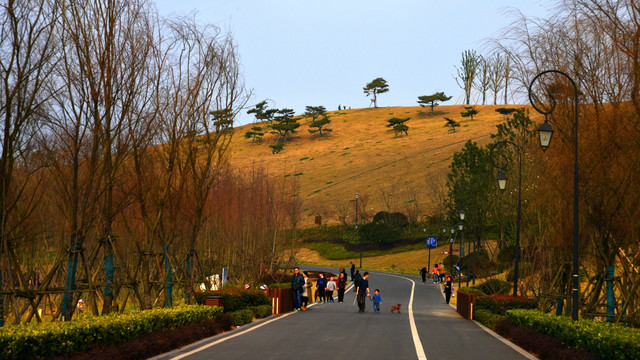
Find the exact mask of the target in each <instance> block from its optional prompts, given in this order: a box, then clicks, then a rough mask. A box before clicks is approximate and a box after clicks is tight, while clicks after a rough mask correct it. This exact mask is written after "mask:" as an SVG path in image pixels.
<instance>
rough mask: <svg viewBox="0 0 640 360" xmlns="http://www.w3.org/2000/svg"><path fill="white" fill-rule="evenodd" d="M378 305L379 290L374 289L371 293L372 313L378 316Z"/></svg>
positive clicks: (379, 299) (379, 302) (379, 300)
mask: <svg viewBox="0 0 640 360" xmlns="http://www.w3.org/2000/svg"><path fill="white" fill-rule="evenodd" d="M380 304H382V296H380V290H379V289H376V290H375V291H374V292H373V313H374V314H380Z"/></svg>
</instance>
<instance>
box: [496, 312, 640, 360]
mask: <svg viewBox="0 0 640 360" xmlns="http://www.w3.org/2000/svg"><path fill="white" fill-rule="evenodd" d="M506 316H507V317H508V318H509V320H511V321H512V322H513V323H514V324H515V325H517V326H524V327H528V328H532V329H534V330H536V331H538V332H540V333H542V334H547V335H550V336H552V337H555V338H557V339H558V340H560V341H562V342H563V343H564V344H565V345H567V346H569V347H576V348H581V349H584V350H586V351H588V352H590V353H593V354H597V355H599V356H600V357H602V358H603V359H620V360H625V359H640V329H632V328H627V327H622V326H619V325H615V324H611V323H607V322H599V321H593V320H586V319H579V320H577V321H572V320H571V318H569V317H564V316H554V315H551V314H543V313H541V312H539V311H535V310H510V311H507V315H506Z"/></svg>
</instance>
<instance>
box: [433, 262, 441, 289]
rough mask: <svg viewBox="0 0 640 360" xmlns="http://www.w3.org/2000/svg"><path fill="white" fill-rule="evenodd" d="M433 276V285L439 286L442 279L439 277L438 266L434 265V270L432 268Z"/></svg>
mask: <svg viewBox="0 0 640 360" xmlns="http://www.w3.org/2000/svg"><path fill="white" fill-rule="evenodd" d="M431 274H432V275H433V283H434V284H437V283H438V279H439V278H440V276H438V264H433V268H431Z"/></svg>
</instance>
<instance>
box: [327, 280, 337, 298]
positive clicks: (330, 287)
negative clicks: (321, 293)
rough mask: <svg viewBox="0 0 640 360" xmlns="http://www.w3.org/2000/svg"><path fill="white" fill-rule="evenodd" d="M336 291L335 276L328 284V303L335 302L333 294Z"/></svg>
mask: <svg viewBox="0 0 640 360" xmlns="http://www.w3.org/2000/svg"><path fill="white" fill-rule="evenodd" d="M334 291H336V282H335V280H333V276H331V277H330V278H329V282H327V289H326V290H325V295H326V298H327V302H333V292H334Z"/></svg>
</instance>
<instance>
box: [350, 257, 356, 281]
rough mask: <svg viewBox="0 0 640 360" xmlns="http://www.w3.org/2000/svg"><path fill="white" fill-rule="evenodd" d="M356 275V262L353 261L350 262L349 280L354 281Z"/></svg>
mask: <svg viewBox="0 0 640 360" xmlns="http://www.w3.org/2000/svg"><path fill="white" fill-rule="evenodd" d="M354 276H356V264H354V263H353V261H352V262H351V281H355V280H356V278H355V277H354Z"/></svg>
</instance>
